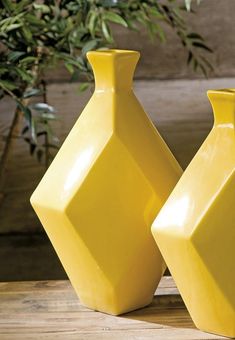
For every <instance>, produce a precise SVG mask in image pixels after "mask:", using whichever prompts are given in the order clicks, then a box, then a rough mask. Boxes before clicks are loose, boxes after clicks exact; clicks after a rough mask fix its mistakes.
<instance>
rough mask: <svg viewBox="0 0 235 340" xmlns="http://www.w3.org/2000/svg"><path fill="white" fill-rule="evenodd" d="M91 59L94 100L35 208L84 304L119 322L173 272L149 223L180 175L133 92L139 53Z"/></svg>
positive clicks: (107, 53)
mask: <svg viewBox="0 0 235 340" xmlns="http://www.w3.org/2000/svg"><path fill="white" fill-rule="evenodd" d="M88 59H89V61H90V63H91V65H92V67H93V70H94V74H95V81H96V88H95V92H94V94H93V96H92V98H91V99H90V101H89V103H88V104H87V106H86V108H85V109H84V111H83V112H82V114H81V116H80V117H79V119H78V121H77V122H76V124H75V126H74V127H73V129H72V130H71V132H70V134H69V136H68V137H67V139H66V140H65V142H64V144H63V146H62V147H61V149H60V151H59V152H58V154H57V156H56V158H55V159H54V161H53V163H52V164H51V166H50V168H49V169H48V171H47V172H46V174H45V176H44V177H43V179H42V180H41V182H40V184H39V185H38V187H37V189H36V190H35V192H34V193H33V195H32V197H31V203H32V205H33V207H34V209H35V211H36V213H37V214H38V216H39V218H40V220H41V222H42V224H43V226H44V227H45V230H46V231H47V234H48V236H49V238H50V240H51V242H52V244H53V245H54V247H55V249H56V252H57V254H58V256H59V258H60V260H61V262H62V264H63V266H64V268H65V270H66V272H67V274H68V276H69V278H70V280H71V282H72V284H73V287H74V288H75V290H76V292H77V294H78V295H79V297H80V299H81V301H82V302H83V304H85V305H86V306H88V307H90V308H92V309H95V310H100V311H103V312H106V313H111V314H120V313H124V312H127V311H130V310H133V309H136V308H139V307H142V306H144V305H147V304H149V303H150V302H151V300H152V297H153V294H154V291H155V289H156V287H157V284H158V282H159V280H160V278H161V276H162V274H163V272H164V270H165V264H164V261H163V259H162V256H161V254H160V252H159V250H158V248H157V246H156V243H155V242H154V239H153V237H152V234H151V224H152V222H153V220H154V217H155V216H156V213H157V212H158V211H159V210H160V208H161V207H162V205H163V203H164V202H165V201H166V199H167V197H168V196H169V194H170V192H171V190H172V189H173V187H174V186H175V184H176V182H177V181H178V179H179V177H180V175H181V169H180V167H179V165H178V163H177V162H176V160H175V158H174V157H173V156H172V154H171V152H170V151H169V149H168V147H167V146H166V144H165V143H164V141H163V140H162V138H161V137H160V135H159V134H158V132H157V131H156V129H155V128H154V126H153V124H152V123H151V121H150V120H149V118H148V117H147V115H146V113H145V112H144V111H143V108H142V107H141V105H140V104H139V102H138V101H137V99H136V97H135V95H134V93H133V91H132V77H133V73H134V69H135V66H136V63H137V61H138V59H139V53H138V52H134V51H119V50H107V51H102V52H101V51H100V52H98V51H97V52H89V53H88ZM78 100H79V99H78Z"/></svg>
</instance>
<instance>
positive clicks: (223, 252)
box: [152, 89, 235, 337]
mask: <svg viewBox="0 0 235 340" xmlns="http://www.w3.org/2000/svg"><path fill="white" fill-rule="evenodd" d="M208 97H209V99H210V102H211V104H212V107H213V111H214V118H215V121H214V126H213V128H212V130H211V132H210V134H209V135H208V137H207V139H206V140H205V142H204V143H203V145H202V146H201V148H200V149H199V151H198V152H197V154H196V156H195V157H194V159H193V160H192V162H191V164H190V165H189V166H188V168H187V169H186V171H185V172H184V174H183V176H182V177H181V179H180V180H179V182H178V183H177V185H176V187H175V189H174V190H173V192H172V194H171V195H170V197H169V198H168V200H167V202H166V203H165V205H164V207H163V208H162V209H161V211H160V213H159V215H158V216H157V218H156V219H155V221H154V223H153V226H152V232H153V235H154V237H155V240H156V242H157V244H158V246H159V248H160V250H161V252H162V255H163V257H164V259H165V261H166V263H167V265H168V266H169V269H170V271H171V274H172V276H173V277H174V279H175V282H176V284H177V286H178V288H179V291H180V293H181V294H182V297H183V299H184V302H185V304H186V306H187V308H188V310H189V312H190V314H191V316H192V319H193V321H194V322H195V324H196V326H197V327H198V328H200V329H202V330H204V331H208V332H211V333H216V334H219V335H224V336H230V337H235V90H234V89H225V90H218V91H208Z"/></svg>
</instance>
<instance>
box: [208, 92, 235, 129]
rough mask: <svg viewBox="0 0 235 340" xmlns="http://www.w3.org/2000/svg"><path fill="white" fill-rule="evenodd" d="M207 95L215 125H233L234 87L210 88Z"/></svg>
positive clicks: (234, 122)
mask: <svg viewBox="0 0 235 340" xmlns="http://www.w3.org/2000/svg"><path fill="white" fill-rule="evenodd" d="M207 96H208V98H209V100H210V103H211V105H212V108H213V113H214V121H215V125H225V124H226V125H229V126H230V127H233V128H234V127H235V89H223V90H210V91H208V92H207Z"/></svg>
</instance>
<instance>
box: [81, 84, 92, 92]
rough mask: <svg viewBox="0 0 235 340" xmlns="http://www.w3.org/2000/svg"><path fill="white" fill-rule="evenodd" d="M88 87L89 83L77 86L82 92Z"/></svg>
mask: <svg viewBox="0 0 235 340" xmlns="http://www.w3.org/2000/svg"><path fill="white" fill-rule="evenodd" d="M89 87H90V83H82V84H80V86H79V91H80V92H84V91H86V90H87V89H88V88H89Z"/></svg>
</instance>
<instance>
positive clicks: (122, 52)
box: [87, 49, 140, 56]
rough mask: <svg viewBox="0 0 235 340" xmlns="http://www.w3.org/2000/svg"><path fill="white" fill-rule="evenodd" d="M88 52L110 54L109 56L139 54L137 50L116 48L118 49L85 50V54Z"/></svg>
mask: <svg viewBox="0 0 235 340" xmlns="http://www.w3.org/2000/svg"><path fill="white" fill-rule="evenodd" d="M89 54H97V55H99V54H100V55H105V54H106V55H110V56H119V55H120V56H121V55H139V54H140V53H139V52H138V51H133V50H118V49H102V50H93V51H89V52H87V55H88V56H89Z"/></svg>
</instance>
